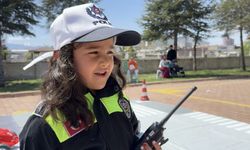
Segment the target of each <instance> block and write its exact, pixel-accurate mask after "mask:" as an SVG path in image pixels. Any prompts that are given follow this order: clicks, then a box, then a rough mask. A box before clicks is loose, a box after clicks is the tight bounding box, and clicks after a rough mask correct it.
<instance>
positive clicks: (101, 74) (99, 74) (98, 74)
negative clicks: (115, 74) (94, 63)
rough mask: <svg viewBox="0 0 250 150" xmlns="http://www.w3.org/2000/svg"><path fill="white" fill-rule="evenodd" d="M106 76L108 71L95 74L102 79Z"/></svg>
mask: <svg viewBox="0 0 250 150" xmlns="http://www.w3.org/2000/svg"><path fill="white" fill-rule="evenodd" d="M106 74H107V71H104V72H97V73H95V75H97V76H100V77H104V76H105V75H106Z"/></svg>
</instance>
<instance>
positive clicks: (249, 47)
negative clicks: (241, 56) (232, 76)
mask: <svg viewBox="0 0 250 150" xmlns="http://www.w3.org/2000/svg"><path fill="white" fill-rule="evenodd" d="M244 52H245V55H246V56H250V40H248V41H246V42H245V43H244Z"/></svg>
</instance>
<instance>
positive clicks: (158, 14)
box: [140, 0, 191, 40]
mask: <svg viewBox="0 0 250 150" xmlns="http://www.w3.org/2000/svg"><path fill="white" fill-rule="evenodd" d="M189 6H190V2H189V1H187V0H178V1H176V0H167V1H166V0H157V1H151V0H148V1H147V4H146V14H145V15H143V17H142V20H141V22H140V24H141V25H142V26H143V27H144V28H145V30H144V33H143V38H144V39H146V40H156V39H159V38H162V39H163V40H166V39H169V38H171V37H174V36H175V34H176V33H180V34H184V35H188V34H189V33H190V32H189V31H188V30H187V28H186V27H187V25H188V23H189V22H188V20H189V19H190V17H191V16H190V15H189V13H188V12H187V11H188V8H189Z"/></svg>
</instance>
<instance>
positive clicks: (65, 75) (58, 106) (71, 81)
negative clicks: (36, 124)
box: [41, 44, 126, 127]
mask: <svg viewBox="0 0 250 150" xmlns="http://www.w3.org/2000/svg"><path fill="white" fill-rule="evenodd" d="M74 50H75V47H74V45H73V44H68V45H66V46H64V47H62V48H61V49H60V50H59V57H58V58H57V59H53V58H52V59H51V61H50V67H49V70H48V72H47V73H46V74H45V76H44V82H43V84H42V88H41V91H42V98H43V99H44V100H45V104H46V107H47V108H48V111H47V112H46V114H45V116H44V117H46V116H48V115H49V114H51V116H52V117H53V118H54V119H55V120H59V119H60V117H59V114H60V113H61V114H62V115H63V117H64V119H66V120H67V121H70V123H71V125H72V126H74V127H78V125H79V119H81V120H82V121H84V123H85V124H86V125H92V124H93V123H94V115H93V114H92V112H91V111H90V110H89V109H88V104H87V101H86V98H85V97H84V94H86V92H87V87H85V86H84V85H83V84H81V82H80V79H79V77H78V75H77V72H76V71H75V70H76V69H75V68H74V65H73V59H74V58H73V51H74ZM111 76H113V77H114V78H115V79H116V80H117V82H118V83H119V85H120V86H121V88H124V87H125V84H126V80H125V78H124V76H123V75H122V72H121V60H120V59H119V58H118V57H117V56H114V69H113V71H112V74H111ZM90 107H92V106H90Z"/></svg>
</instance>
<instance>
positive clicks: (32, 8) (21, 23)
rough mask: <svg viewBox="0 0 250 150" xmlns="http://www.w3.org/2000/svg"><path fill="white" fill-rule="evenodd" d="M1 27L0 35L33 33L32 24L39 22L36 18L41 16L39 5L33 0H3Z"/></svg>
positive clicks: (1, 2) (0, 15)
mask: <svg viewBox="0 0 250 150" xmlns="http://www.w3.org/2000/svg"><path fill="white" fill-rule="evenodd" d="M0 6H1V7H2V8H1V11H0V18H1V24H0V25H1V28H0V37H2V35H3V34H21V35H32V36H34V33H32V32H31V31H30V27H31V25H35V24H37V23H38V21H37V20H36V18H37V17H38V16H40V14H39V9H40V8H39V6H37V5H36V4H35V3H34V2H33V1H32V0H25V1H23V0H15V1H11V0H1V1H0Z"/></svg>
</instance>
